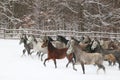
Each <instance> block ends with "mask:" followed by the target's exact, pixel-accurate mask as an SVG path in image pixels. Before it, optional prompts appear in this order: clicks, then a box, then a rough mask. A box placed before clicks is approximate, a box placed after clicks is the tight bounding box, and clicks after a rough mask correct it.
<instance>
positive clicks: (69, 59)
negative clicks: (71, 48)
mask: <svg viewBox="0 0 120 80" xmlns="http://www.w3.org/2000/svg"><path fill="white" fill-rule="evenodd" d="M67 59H68V63H67V64H66V67H68V65H69V63H70V62H72V65H73V70H75V71H77V69H75V62H74V61H73V59H72V58H69V56H67Z"/></svg>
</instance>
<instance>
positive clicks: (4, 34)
mask: <svg viewBox="0 0 120 80" xmlns="http://www.w3.org/2000/svg"><path fill="white" fill-rule="evenodd" d="M3 37H4V39H5V29H4V30H3Z"/></svg>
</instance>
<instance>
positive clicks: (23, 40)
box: [19, 34, 33, 55]
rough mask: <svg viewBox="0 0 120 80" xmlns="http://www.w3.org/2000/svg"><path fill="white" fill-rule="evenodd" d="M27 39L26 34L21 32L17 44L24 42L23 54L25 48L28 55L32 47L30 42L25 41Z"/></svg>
mask: <svg viewBox="0 0 120 80" xmlns="http://www.w3.org/2000/svg"><path fill="white" fill-rule="evenodd" d="M27 41H28V38H27V36H26V34H22V35H21V36H20V42H19V44H22V43H24V48H25V49H23V55H24V54H25V52H26V50H27V53H28V55H31V54H32V53H31V52H30V51H31V49H33V45H32V44H31V43H27Z"/></svg>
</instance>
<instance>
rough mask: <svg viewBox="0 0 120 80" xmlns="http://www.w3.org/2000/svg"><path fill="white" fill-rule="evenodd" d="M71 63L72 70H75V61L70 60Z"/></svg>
mask: <svg viewBox="0 0 120 80" xmlns="http://www.w3.org/2000/svg"><path fill="white" fill-rule="evenodd" d="M72 65H73V70H75V71H77V69H76V68H75V62H74V61H73V60H72Z"/></svg>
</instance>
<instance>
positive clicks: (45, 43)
mask: <svg viewBox="0 0 120 80" xmlns="http://www.w3.org/2000/svg"><path fill="white" fill-rule="evenodd" d="M47 46H48V40H43V44H42V45H41V47H42V48H45V47H47Z"/></svg>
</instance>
